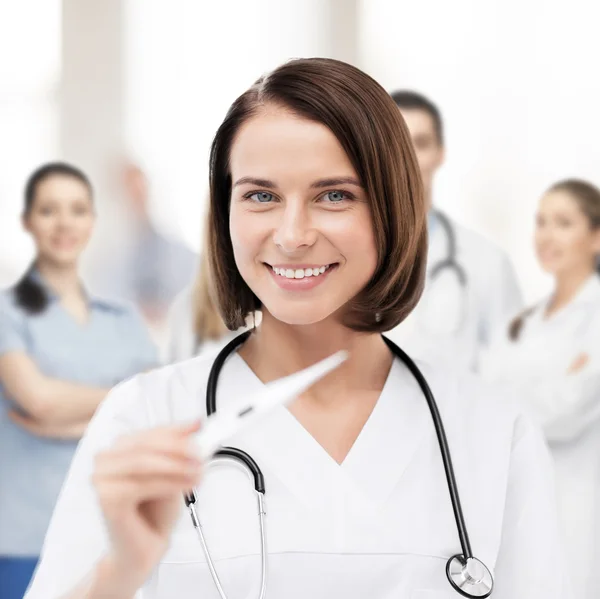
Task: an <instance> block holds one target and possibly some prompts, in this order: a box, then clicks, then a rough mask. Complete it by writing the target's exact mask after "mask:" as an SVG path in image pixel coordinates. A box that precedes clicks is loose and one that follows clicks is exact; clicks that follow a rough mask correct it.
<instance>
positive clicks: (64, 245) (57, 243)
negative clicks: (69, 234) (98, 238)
mask: <svg viewBox="0 0 600 599" xmlns="http://www.w3.org/2000/svg"><path fill="white" fill-rule="evenodd" d="M50 243H51V244H52V246H53V247H55V248H58V249H70V248H73V247H75V246H76V245H77V243H78V242H77V239H74V238H70V239H52V240H51V241H50Z"/></svg>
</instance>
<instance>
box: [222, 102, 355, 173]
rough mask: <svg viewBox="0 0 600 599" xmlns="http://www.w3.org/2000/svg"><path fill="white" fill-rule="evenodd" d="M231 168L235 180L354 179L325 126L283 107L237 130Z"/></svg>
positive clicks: (268, 110) (269, 109)
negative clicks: (251, 178)
mask: <svg viewBox="0 0 600 599" xmlns="http://www.w3.org/2000/svg"><path fill="white" fill-rule="evenodd" d="M230 167H231V174H232V177H233V179H234V180H235V179H237V178H239V177H244V176H257V177H259V176H264V177H265V178H267V177H268V178H285V177H289V176H295V177H308V178H311V179H312V178H317V177H320V176H329V175H332V174H335V175H354V176H356V173H355V171H354V168H353V166H352V163H351V162H350V159H349V158H348V156H347V154H346V152H345V151H344V149H343V148H342V146H341V144H340V142H339V141H338V140H337V138H336V137H335V135H334V134H333V133H332V132H331V130H330V129H329V128H328V127H326V126H325V125H323V124H322V123H318V122H315V121H311V120H308V119H306V118H303V117H301V116H298V115H296V114H294V113H292V112H291V111H289V110H286V109H285V108H279V107H268V106H267V107H265V108H264V109H262V110H261V111H260V112H259V113H258V114H256V115H254V116H253V117H252V118H250V119H248V120H247V121H246V122H245V123H244V124H243V125H242V126H241V127H240V130H239V131H238V133H237V135H236V137H235V139H234V141H233V144H232V146H231V152H230Z"/></svg>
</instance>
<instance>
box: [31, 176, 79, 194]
mask: <svg viewBox="0 0 600 599" xmlns="http://www.w3.org/2000/svg"><path fill="white" fill-rule="evenodd" d="M36 197H37V198H39V199H48V200H50V199H52V200H61V199H65V200H67V199H79V198H88V197H89V190H88V188H87V186H86V185H85V184H84V183H83V182H82V181H80V180H79V179H76V178H75V177H70V176H68V175H50V176H49V177H47V178H46V179H44V180H43V181H41V182H40V183H39V184H38V186H37V189H36Z"/></svg>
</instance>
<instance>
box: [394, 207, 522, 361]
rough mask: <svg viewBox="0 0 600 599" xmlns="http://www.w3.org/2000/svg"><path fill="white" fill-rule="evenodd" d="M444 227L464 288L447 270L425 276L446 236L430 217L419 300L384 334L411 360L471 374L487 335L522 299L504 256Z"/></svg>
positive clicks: (465, 232) (469, 234)
mask: <svg viewBox="0 0 600 599" xmlns="http://www.w3.org/2000/svg"><path fill="white" fill-rule="evenodd" d="M450 223H451V225H452V227H453V229H454V231H455V236H456V259H457V262H458V263H459V264H460V265H461V266H462V268H463V269H464V271H465V273H466V276H467V285H466V288H462V287H461V286H460V284H459V282H458V279H457V276H456V274H455V273H454V272H452V271H450V270H448V269H443V270H442V271H441V272H440V274H439V275H438V276H437V277H436V278H435V279H432V278H431V271H432V269H433V268H434V267H435V265H437V264H438V263H440V262H441V261H443V260H446V259H447V257H448V236H447V235H446V232H445V230H444V228H443V227H442V225H441V223H440V222H439V221H438V220H437V218H436V216H435V214H433V215H432V217H431V224H430V227H429V254H428V260H427V272H428V276H427V280H426V283H425V289H424V292H423V296H422V298H421V300H420V302H419V304H418V305H417V307H416V308H415V309H414V310H413V312H412V313H411V314H410V316H409V317H408V318H407V319H406V320H405V321H404V322H402V323H401V324H400V325H399V326H398V327H396V328H394V329H393V330H392V331H390V332H389V333H387V335H388V336H389V337H390V339H392V340H393V341H395V342H396V343H398V345H400V346H401V347H402V348H403V349H404V350H406V351H407V352H408V353H409V354H410V355H411V356H414V357H416V358H419V359H422V360H425V361H427V362H430V363H440V364H442V365H445V366H448V367H452V368H458V369H459V370H462V371H473V370H475V371H476V370H477V368H478V360H479V356H480V352H481V350H482V349H483V348H484V347H486V346H487V344H488V343H489V341H490V337H491V334H492V332H493V331H494V330H495V329H496V327H498V326H499V325H500V324H501V323H503V322H505V321H506V319H507V318H508V317H509V316H512V315H513V314H515V313H516V312H517V311H518V310H520V309H521V307H522V305H523V299H522V296H521V292H520V289H519V285H518V283H517V278H516V275H515V272H514V270H513V267H512V265H511V263H510V261H509V259H508V257H507V256H506V254H505V253H504V252H502V251H501V250H500V249H499V248H498V247H496V246H495V245H494V244H492V243H491V242H490V241H488V240H487V239H485V238H484V237H481V236H480V235H478V234H477V233H475V232H473V231H471V230H469V229H467V228H465V227H462V226H461V225H459V224H458V223H456V222H454V221H452V220H451V219H450ZM463 314H464V317H463V316H462V315H463Z"/></svg>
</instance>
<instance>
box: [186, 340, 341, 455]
mask: <svg viewBox="0 0 600 599" xmlns="http://www.w3.org/2000/svg"><path fill="white" fill-rule="evenodd" d="M347 358H348V352H346V351H339V352H337V353H335V354H333V355H331V356H329V357H328V358H325V359H324V360H321V361H320V362H317V363H316V364H313V365H312V366H309V367H308V368H305V369H304V370H300V371H299V372H296V373H294V374H291V375H289V376H286V377H283V378H280V379H277V380H276V381H272V382H271V383H267V384H266V385H264V386H263V387H262V388H261V389H260V390H259V391H257V392H256V393H253V394H251V395H249V396H247V397H244V398H241V399H238V400H235V401H232V402H224V405H223V407H222V408H221V409H220V410H219V411H218V412H217V413H215V414H214V415H212V416H209V417H208V418H207V419H206V422H205V423H204V425H203V426H202V429H201V430H200V432H199V433H198V434H197V435H196V438H195V439H194V442H195V444H196V447H197V450H198V457H199V458H200V459H201V460H203V461H206V460H208V459H210V458H211V457H212V455H213V454H214V453H215V452H216V451H217V450H218V449H219V448H220V447H222V446H223V445H225V444H226V443H227V441H228V440H229V439H230V438H231V437H233V436H234V435H236V434H237V433H239V432H241V431H243V430H245V429H247V428H249V427H251V426H253V425H254V424H255V423H256V422H259V421H260V420H262V419H263V418H264V417H265V416H266V415H267V414H269V413H270V412H272V411H273V410H274V409H275V408H277V407H278V406H281V405H285V404H288V403H289V402H291V401H292V400H293V399H295V398H296V397H298V395H300V394H301V393H302V392H303V391H306V389H308V388H309V387H310V386H311V385H313V384H314V383H316V382H317V381H318V380H319V379H321V378H323V377H324V376H325V375H326V374H328V373H329V372H331V371H332V370H334V369H335V368H337V367H338V366H339V365H340V364H341V363H342V362H344V361H345V360H346V359H347Z"/></svg>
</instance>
